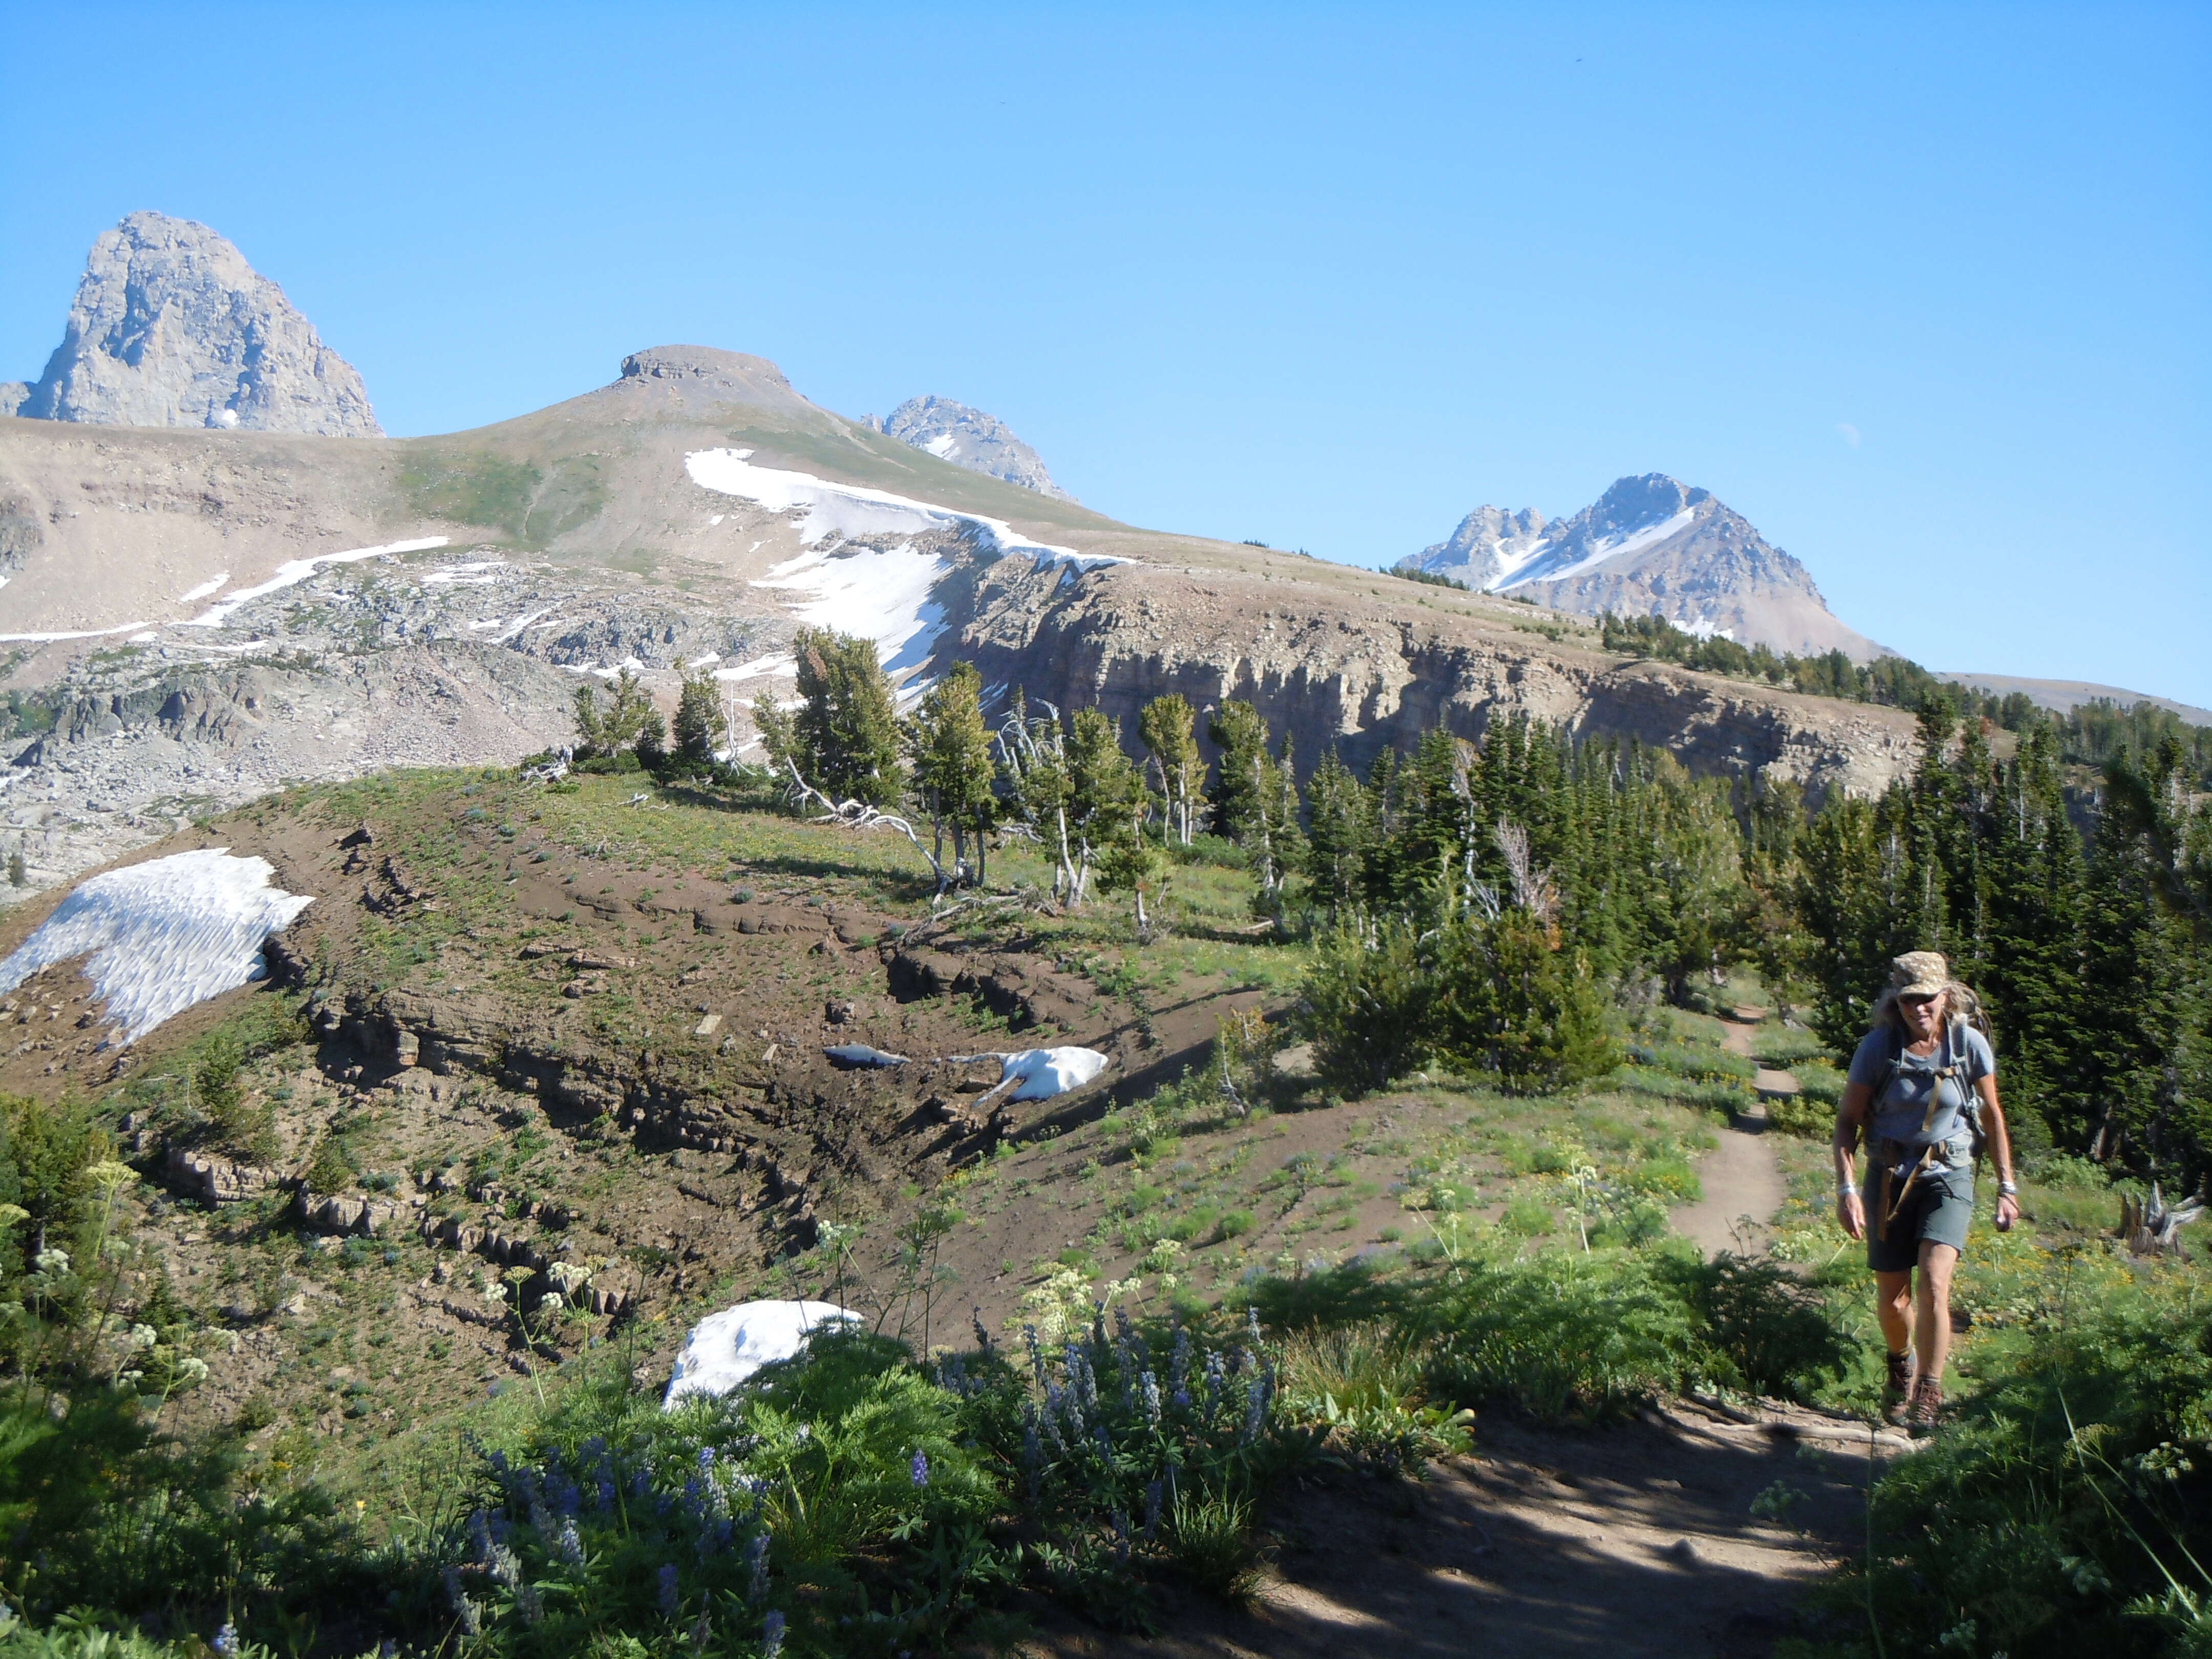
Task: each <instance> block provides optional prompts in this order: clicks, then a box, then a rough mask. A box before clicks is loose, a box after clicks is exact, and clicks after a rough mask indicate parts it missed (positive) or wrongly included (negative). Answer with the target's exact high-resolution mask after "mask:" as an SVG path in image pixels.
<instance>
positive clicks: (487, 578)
mask: <svg viewBox="0 0 2212 1659" xmlns="http://www.w3.org/2000/svg"><path fill="white" fill-rule="evenodd" d="M505 568H507V561H506V560H505V559H477V560H476V561H474V562H471V563H469V564H449V565H447V566H446V567H445V568H443V569H440V570H433V571H432V572H431V573H430V574H428V575H427V576H425V577H423V578H422V586H425V587H453V586H458V587H489V586H491V584H492V583H494V582H495V581H497V580H499V577H498V575H497V574H495V573H496V572H498V571H501V570H503V569H505Z"/></svg>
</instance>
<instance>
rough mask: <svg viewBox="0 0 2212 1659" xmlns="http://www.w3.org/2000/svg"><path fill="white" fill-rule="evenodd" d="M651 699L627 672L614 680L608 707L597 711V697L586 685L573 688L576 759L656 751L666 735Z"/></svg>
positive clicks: (643, 687)
mask: <svg viewBox="0 0 2212 1659" xmlns="http://www.w3.org/2000/svg"><path fill="white" fill-rule="evenodd" d="M666 729H667V728H666V727H665V726H664V725H663V724H662V722H661V718H660V711H659V709H658V708H654V707H653V698H652V696H651V695H650V694H649V693H648V692H647V690H646V689H645V686H644V684H643V683H642V682H641V681H640V680H639V678H638V677H637V676H636V675H635V674H634V673H632V672H631V671H629V669H627V668H625V669H623V671H621V672H620V673H618V674H617V675H616V676H615V682H614V684H613V686H612V687H611V690H610V692H609V694H608V700H607V705H606V707H605V708H604V709H603V708H600V707H599V694H598V693H597V692H596V691H595V690H593V688H592V687H591V686H588V685H580V686H578V687H577V688H576V739H577V751H578V758H579V759H583V760H589V759H592V758H593V757H608V756H613V755H618V754H620V753H622V752H623V750H626V749H627V750H638V751H639V752H640V755H641V758H642V757H643V754H644V752H645V751H647V750H659V746H660V742H661V738H662V734H663V733H664V732H665V731H666Z"/></svg>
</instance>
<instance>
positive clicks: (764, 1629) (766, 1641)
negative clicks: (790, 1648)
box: [761, 1607, 783, 1659]
mask: <svg viewBox="0 0 2212 1659" xmlns="http://www.w3.org/2000/svg"><path fill="white" fill-rule="evenodd" d="M782 1654H783V1615H782V1614H781V1613H778V1612H777V1611H776V1610H775V1608H773V1607H771V1608H769V1614H768V1617H767V1618H765V1619H763V1620H761V1659H782Z"/></svg>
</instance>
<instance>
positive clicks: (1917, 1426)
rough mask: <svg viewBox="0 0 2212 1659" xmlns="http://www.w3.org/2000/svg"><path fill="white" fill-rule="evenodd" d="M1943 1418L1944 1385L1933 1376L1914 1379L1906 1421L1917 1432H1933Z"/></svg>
mask: <svg viewBox="0 0 2212 1659" xmlns="http://www.w3.org/2000/svg"><path fill="white" fill-rule="evenodd" d="M1942 1418H1943V1385H1942V1383H1938V1382H1937V1381H1936V1379H1935V1378H1934V1377H1932V1376H1916V1377H1915V1378H1913V1379H1912V1404H1911V1407H1908V1408H1907V1409H1906V1412H1905V1419H1906V1421H1907V1422H1909V1423H1910V1424H1911V1428H1912V1432H1913V1433H1915V1434H1933V1433H1935V1432H1936V1425H1937V1424H1938V1423H1940V1422H1941V1421H1942Z"/></svg>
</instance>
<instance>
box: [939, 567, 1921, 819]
mask: <svg viewBox="0 0 2212 1659" xmlns="http://www.w3.org/2000/svg"><path fill="white" fill-rule="evenodd" d="M1287 568H1288V565H1287V562H1279V564H1278V565H1277V566H1276V568H1274V569H1273V571H1272V572H1267V573H1263V574H1260V575H1259V576H1258V578H1257V579H1255V576H1253V575H1250V574H1240V573H1232V572H1230V571H1227V570H1222V571H1213V572H1206V573H1204V574H1200V573H1198V572H1194V571H1169V570H1163V569H1161V568H1158V567H1152V568H1146V567H1143V566H1116V567H1111V568H1105V569H1102V570H1096V571H1091V572H1089V573H1084V574H1073V575H1071V574H1067V573H1066V572H1064V571H1055V570H1052V569H1045V570H1042V571H1039V570H1036V569H1035V568H1033V567H1032V566H1031V565H1030V562H1028V561H1026V560H1021V559H1003V560H1000V562H998V563H996V564H994V565H993V566H992V567H990V568H989V569H988V570H987V571H986V572H985V573H983V574H982V576H981V580H979V581H978V582H977V585H976V591H975V609H974V610H973V611H972V612H971V613H970V614H969V617H968V618H967V619H966V621H965V625H964V626H963V628H962V629H959V630H958V631H957V633H952V632H948V634H947V635H946V636H945V639H944V640H943V641H940V644H939V660H940V661H951V660H955V659H957V660H961V661H966V662H971V663H973V664H974V665H975V667H976V669H977V671H979V672H980V673H981V675H982V676H983V679H984V683H985V684H987V685H995V684H1006V685H1019V686H1022V687H1024V689H1025V690H1027V691H1028V692H1029V694H1030V696H1032V697H1042V698H1047V699H1049V700H1050V701H1052V702H1055V703H1057V704H1059V705H1060V706H1061V707H1063V708H1089V707H1097V708H1102V709H1103V710H1104V711H1105V712H1106V713H1107V714H1109V715H1111V716H1113V717H1115V718H1116V719H1118V720H1121V725H1122V729H1123V730H1124V731H1125V732H1127V731H1129V730H1132V729H1133V727H1134V726H1135V723H1136V719H1135V717H1136V714H1137V711H1138V709H1139V708H1141V707H1142V706H1143V704H1144V703H1145V702H1146V701H1148V700H1149V699H1151V698H1152V697H1155V696H1160V695H1162V694H1163V693H1165V692H1170V691H1174V692H1180V693H1181V694H1182V696H1185V697H1187V698H1188V699H1189V701H1190V702H1191V703H1192V704H1193V705H1194V707H1196V708H1201V709H1203V708H1206V707H1208V706H1210V705H1213V704H1218V702H1221V701H1222V700H1223V699H1225V698H1230V697H1236V698H1241V699H1243V700H1245V701H1248V702H1251V703H1253V704H1254V705H1255V707H1257V708H1258V709H1259V710H1260V712H1261V714H1263V715H1265V716H1266V717H1267V722H1268V725H1269V726H1270V728H1271V729H1272V730H1273V732H1276V733H1277V734H1278V736H1279V737H1280V738H1283V739H1284V740H1285V742H1286V743H1287V744H1288V747H1289V750H1290V752H1291V760H1292V762H1293V764H1294V765H1295V766H1296V768H1297V771H1298V772H1299V773H1300V774H1301V775H1304V774H1305V773H1307V772H1309V771H1310V770H1311V769H1312V768H1313V766H1314V765H1315V763H1316V762H1318V761H1319V759H1320V758H1321V755H1322V751H1323V750H1324V749H1328V748H1334V749H1335V750H1337V751H1338V753H1339V754H1340V756H1342V757H1343V758H1344V759H1345V760H1346V762H1347V763H1350V764H1351V765H1352V767H1353V768H1355V769H1364V768H1365V767H1366V765H1367V764H1368V763H1369V762H1370V760H1372V758H1373V757H1374V756H1375V755H1376V752H1377V751H1378V750H1382V749H1384V748H1391V747H1395V748H1398V749H1401V750H1410V749H1411V748H1412V747H1413V745H1414V744H1415V743H1417V742H1418V741H1419V738H1420V736H1421V734H1422V732H1425V731H1426V730H1428V729H1429V728H1430V727H1431V726H1439V725H1440V726H1444V727H1445V728H1447V729H1448V730H1449V731H1451V732H1455V733H1457V734H1458V735H1459V736H1461V737H1463V738H1470V739H1480V738H1481V737H1482V735H1483V733H1484V732H1486V731H1487V730H1489V729H1490V727H1491V726H1493V725H1495V724H1496V723H1497V722H1498V721H1500V720H1511V719H1516V718H1525V719H1528V720H1534V721H1538V722H1541V723H1543V724H1546V725H1550V726H1562V727H1565V729H1566V730H1568V731H1570V732H1573V733H1574V734H1575V735H1576V736H1577V737H1578V738H1601V739H1602V738H1617V739H1620V740H1622V741H1628V740H1634V741H1637V742H1640V743H1643V744H1647V745H1650V746H1653V747H1659V748H1664V749H1666V750H1669V751H1670V752H1672V753H1673V754H1674V755H1675V756H1676V757H1678V758H1680V760H1681V761H1683V762H1684V763H1686V765H1688V766H1690V767H1691V768H1692V769H1693V770H1697V771H1701V772H1709V773H1721V774H1723V775H1729V774H1733V775H1738V776H1748V775H1753V774H1757V773H1761V772H1764V773H1765V774H1766V775H1769V776H1771V777H1774V778H1778V779H1788V780H1790V781H1795V782H1797V783H1799V784H1802V785H1803V786H1805V787H1807V789H1808V791H1809V792H1810V793H1811V794H1812V795H1813V796H1814V798H1816V799H1817V798H1819V797H1820V796H1823V795H1825V794H1826V793H1828V792H1830V791H1832V790H1836V789H1841V790H1844V791H1846V792H1848V793H1853V794H1875V793H1880V792H1881V789H1882V788H1883V787H1886V786H1887V784H1888V782H1889V781H1890V780H1891V779H1893V778H1894V777H1896V776H1897V775H1899V773H1900V772H1902V771H1904V770H1905V769H1906V768H1908V767H1909V766H1910V765H1911V763H1912V760H1913V757H1914V755H1915V753H1916V750H1915V746H1914V742H1915V740H1914V722H1913V719H1912V717H1911V715H1909V714H1905V713H1904V712H1903V711H1901V710H1899V709H1894V708H1878V707H1875V706H1874V705H1872V704H1867V703H1854V702H1839V701H1838V700H1835V699H1832V698H1823V697H1811V696H1799V695H1797V694H1796V693H1793V692H1786V691H1780V690H1774V689H1773V688H1771V687H1768V686H1765V685H1763V684H1756V683H1753V682H1751V681H1748V680H1731V679H1724V678H1720V677H1719V676H1717V675H1711V674H1697V673H1691V672H1688V671H1685V670H1682V669H1679V668H1675V667H1673V666H1672V665H1668V664H1665V663H1656V662H1642V661H1626V662H1625V661H1623V660H1622V659H1620V658H1619V657H1617V656H1611V655H1607V654H1605V653H1601V652H1599V651H1597V650H1595V649H1593V648H1589V647H1592V646H1594V645H1595V641H1594V640H1590V639H1589V636H1588V635H1583V640H1584V641H1585V643H1584V644H1581V645H1577V644H1571V643H1567V642H1565V641H1554V640H1553V639H1551V638H1549V637H1547V636H1544V635H1541V634H1538V635H1532V634H1531V633H1530V632H1529V631H1528V627H1527V625H1526V624H1522V625H1517V626H1516V623H1515V621H1514V620H1513V619H1511V618H1510V617H1507V616H1506V615H1505V614H1504V613H1509V612H1511V611H1515V610H1517V609H1518V607H1516V606H1513V605H1505V604H1501V603H1499V602H1498V601H1495V600H1462V601H1458V602H1457V604H1458V605H1462V606H1464V607H1466V611H1465V614H1462V615H1457V616H1455V615H1453V614H1451V613H1450V611H1449V610H1440V609H1439V608H1438V607H1434V606H1430V605H1422V604H1420V603H1419V601H1418V600H1416V601H1415V602H1414V603H1413V605H1411V606H1408V605H1402V604H1395V603H1388V602H1386V603H1384V604H1383V605H1370V606H1364V607H1355V606H1352V605H1346V604H1345V603H1344V602H1343V599H1342V598H1341V597H1340V596H1339V595H1338V594H1336V593H1334V592H1328V591H1327V590H1326V589H1322V588H1319V587H1318V586H1310V585H1308V584H1304V583H1299V582H1295V581H1292V580H1285V572H1286V570H1287ZM1392 598H1395V596H1392ZM1490 611H1495V612H1497V613H1499V614H1498V615H1497V616H1492V615H1489V614H1488V612H1490ZM1536 614H1541V613H1536ZM1201 724H1202V723H1201Z"/></svg>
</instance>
